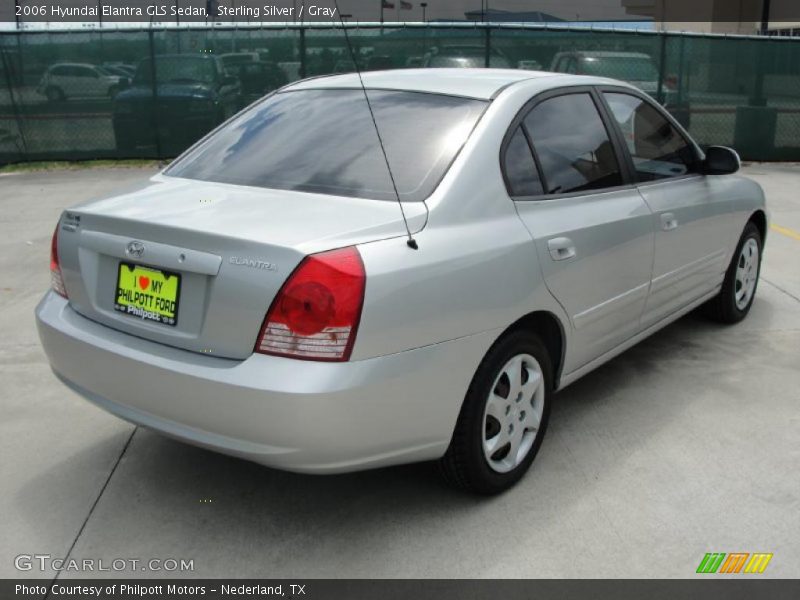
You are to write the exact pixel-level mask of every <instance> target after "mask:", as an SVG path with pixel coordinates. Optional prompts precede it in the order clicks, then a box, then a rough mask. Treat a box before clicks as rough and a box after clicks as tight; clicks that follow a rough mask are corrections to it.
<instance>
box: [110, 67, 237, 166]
mask: <svg viewBox="0 0 800 600" xmlns="http://www.w3.org/2000/svg"><path fill="white" fill-rule="evenodd" d="M154 62H155V69H154V68H153V67H154V65H153V63H154ZM154 71H155V73H154ZM154 75H155V82H154ZM154 97H155V102H154ZM242 106H243V104H242V89H241V84H240V82H239V80H238V79H237V78H236V77H234V76H233V75H231V74H229V73H227V72H226V71H225V69H224V67H223V64H222V61H221V60H220V59H219V58H218V57H216V56H211V55H186V54H172V55H169V54H167V55H161V56H157V57H156V58H155V61H153V60H152V59H147V60H144V61H142V62H141V63H139V67H138V68H137V70H136V76H135V77H134V79H133V85H132V86H131V87H130V88H129V89H127V90H125V91H123V92H121V93H120V94H118V95H117V98H116V101H115V102H114V113H113V124H114V136H115V138H116V142H117V149H118V150H120V151H121V152H123V153H128V152H132V151H134V150H135V149H136V148H137V147H140V146H152V145H154V144H155V143H156V128H157V132H158V140H159V143H160V145H161V149H162V151H167V152H169V153H176V154H177V153H179V152H180V151H181V150H183V149H184V148H186V147H187V146H189V145H190V144H191V143H192V142H194V141H195V140H197V139H198V138H200V137H201V136H202V135H204V134H205V133H206V132H208V131H210V130H211V129H212V128H214V127H216V126H217V125H219V124H220V123H222V122H223V121H224V120H225V119H227V118H229V117H230V116H232V115H233V114H234V113H236V112H237V111H238V110H239V109H240V108H241V107H242Z"/></svg>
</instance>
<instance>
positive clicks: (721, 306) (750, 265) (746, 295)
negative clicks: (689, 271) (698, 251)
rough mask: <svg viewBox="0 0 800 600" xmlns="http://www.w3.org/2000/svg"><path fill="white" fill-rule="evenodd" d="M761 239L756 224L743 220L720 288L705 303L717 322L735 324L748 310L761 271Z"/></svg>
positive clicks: (709, 313)
mask: <svg viewBox="0 0 800 600" xmlns="http://www.w3.org/2000/svg"><path fill="white" fill-rule="evenodd" d="M762 247H763V241H762V239H761V232H759V230H758V227H756V226H755V224H754V223H753V222H752V221H751V222H749V223H747V225H746V226H745V228H744V231H743V232H742V237H741V238H740V239H739V243H738V244H737V246H736V251H735V252H734V254H733V258H732V259H731V264H730V265H729V266H728V270H727V271H726V273H725V279H724V281H723V282H722V289H721V290H720V292H719V295H717V297H715V298H712V299H711V300H710V301H709V302H708V304H707V305H706V313H707V314H708V315H709V316H710V317H711V318H713V319H714V320H716V321H720V322H721V323H738V322H739V321H741V320H742V319H744V318H745V317H746V316H747V313H749V312H750V307H751V306H752V305H753V300H754V299H755V297H756V288H757V287H758V277H759V274H760V272H761V250H762Z"/></svg>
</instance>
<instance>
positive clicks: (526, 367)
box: [439, 331, 553, 495]
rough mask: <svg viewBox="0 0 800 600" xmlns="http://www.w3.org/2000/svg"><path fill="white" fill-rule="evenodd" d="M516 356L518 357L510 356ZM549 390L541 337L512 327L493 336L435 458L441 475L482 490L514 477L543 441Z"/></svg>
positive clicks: (506, 484) (501, 487) (501, 486)
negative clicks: (442, 449)
mask: <svg viewBox="0 0 800 600" xmlns="http://www.w3.org/2000/svg"><path fill="white" fill-rule="evenodd" d="M517 359H518V360H520V361H521V362H519V363H517V364H515V363H512V362H511V361H512V360H517ZM517 372H518V373H520V378H519V383H521V384H522V385H521V386H519V385H517V386H515V385H514V384H513V383H511V382H510V378H509V373H517ZM537 375H538V377H536V376H537ZM537 381H538V385H537V383H536V382H537ZM515 388H516V389H517V391H518V393H517V394H516V396H515V395H514V392H513V390H514V389H515ZM520 396H522V397H521V398H520ZM552 396H553V368H552V361H551V360H550V355H549V354H548V352H547V349H546V348H545V346H544V344H543V343H542V341H541V340H540V339H539V337H538V336H537V335H535V334H533V333H530V332H527V331H514V332H511V333H509V334H507V335H506V336H504V337H503V338H501V339H500V340H499V341H497V342H496V343H495V345H494V346H492V348H491V349H490V350H489V352H488V353H487V354H486V356H485V357H484V359H483V361H482V362H481V364H480V366H479V367H478V370H477V371H476V372H475V376H474V377H473V379H472V383H471V384H470V386H469V389H468V390H467V395H466V397H465V398H464V404H463V405H462V407H461V413H460V414H459V416H458V421H457V423H456V427H455V431H454V432H453V438H452V440H451V441H450V446H449V448H448V449H447V452H446V453H445V455H444V456H443V457H442V458H441V460H440V461H439V466H440V470H441V472H442V475H443V476H444V479H445V480H446V481H447V482H448V483H449V484H451V485H453V486H454V487H458V488H462V489H466V490H469V491H471V492H475V493H479V494H486V495H491V494H498V493H500V492H503V491H505V490H507V489H508V488H510V487H511V486H513V485H514V484H515V483H517V482H518V481H519V480H520V479H521V478H522V476H523V475H524V474H525V472H526V471H527V470H528V468H529V467H530V466H531V463H532V462H533V459H534V458H535V457H536V453H537V452H538V451H539V447H540V446H541V445H542V440H543V438H544V434H545V431H546V430H547V422H548V418H549V416H550V401H551V398H552ZM490 398H491V400H492V402H491V403H490ZM490 404H491V406H490ZM494 415H498V417H497V418H496V417H495V416H494ZM515 425H516V429H515V427H514V426H515ZM493 440H494V441H493ZM505 440H508V441H507V442H506V441H505ZM512 440H517V441H516V442H513V441H512ZM504 442H505V443H504ZM515 446H516V447H517V448H518V451H517V452H516V453H515V454H514V453H512V448H514V447H515ZM506 448H507V449H506Z"/></svg>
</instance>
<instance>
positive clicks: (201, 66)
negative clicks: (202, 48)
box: [134, 56, 216, 84]
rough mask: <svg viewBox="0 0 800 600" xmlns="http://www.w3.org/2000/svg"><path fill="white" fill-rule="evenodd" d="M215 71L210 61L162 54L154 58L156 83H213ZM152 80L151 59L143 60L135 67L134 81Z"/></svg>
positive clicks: (140, 82)
mask: <svg viewBox="0 0 800 600" xmlns="http://www.w3.org/2000/svg"><path fill="white" fill-rule="evenodd" d="M215 74H216V71H215V69H214V64H213V62H212V61H210V60H207V59H204V58H191V57H186V56H163V57H157V58H156V78H157V83H181V82H191V81H197V82H200V83H214V78H215ZM152 82H153V61H152V60H143V61H142V62H141V63H139V68H138V69H136V77H135V78H134V83H139V84H142V83H152Z"/></svg>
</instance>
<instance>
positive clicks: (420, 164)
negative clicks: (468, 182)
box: [167, 89, 487, 202]
mask: <svg viewBox="0 0 800 600" xmlns="http://www.w3.org/2000/svg"><path fill="white" fill-rule="evenodd" d="M368 93H369V98H370V102H371V104H372V110H373V112H374V115H375V120H376V122H377V124H378V129H379V131H380V135H381V139H382V140H383V143H384V146H385V148H386V154H387V156H388V158H389V164H390V165H391V167H392V174H393V176H394V180H395V183H396V185H397V190H398V192H399V194H400V199H401V200H404V201H411V202H416V201H422V200H424V199H425V198H426V197H427V196H429V195H430V193H431V192H432V191H433V190H434V188H435V187H436V185H437V184H438V183H439V181H440V180H441V178H442V177H443V176H444V174H445V172H446V171H447V169H448V168H449V166H450V163H451V162H452V161H453V159H454V158H455V156H456V155H457V153H458V151H459V150H460V149H461V147H462V145H463V144H464V142H465V141H466V139H467V137H468V136H469V134H470V132H471V131H472V129H473V127H474V126H475V124H476V123H477V121H478V119H479V117H480V115H481V114H482V113H483V110H484V108H485V107H486V105H487V103H486V102H484V101H481V100H473V99H467V98H457V97H453V96H444V95H437V94H424V93H418V92H398V91H384V90H369V91H368ZM167 174H168V175H172V176H174V177H186V178H189V179H200V180H204V181H217V182H221V183H232V184H237V185H247V186H256V187H264V188H273V189H282V190H298V191H305V192H316V193H320V194H331V195H339V196H351V197H358V198H371V199H377V200H395V199H396V198H395V195H394V191H393V188H392V181H391V178H390V176H389V172H388V170H387V168H386V163H385V162H384V159H383V155H382V153H381V149H380V144H379V141H378V136H377V134H376V132H375V127H374V125H373V123H372V119H371V118H370V113H369V110H368V108H367V103H366V100H365V99H364V92H363V91H362V90H360V89H355V90H300V91H294V92H293V91H287V92H282V93H279V94H275V95H273V96H271V97H269V98H267V99H266V100H264V101H263V102H262V103H261V104H259V105H257V106H256V107H255V108H253V109H252V110H249V111H247V112H246V113H244V114H243V115H241V116H240V117H238V118H236V119H235V120H234V121H232V122H231V123H230V124H229V125H227V126H226V127H224V128H223V129H221V130H220V131H218V132H217V133H215V134H214V135H213V136H211V137H210V138H209V139H208V140H207V141H206V142H204V143H203V144H201V145H200V146H199V147H198V148H196V149H195V150H194V151H192V152H190V153H189V154H188V155H186V156H185V157H184V158H182V159H181V160H179V161H177V162H176V163H175V164H174V166H172V167H171V168H170V169H169V170H168V171H167Z"/></svg>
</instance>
